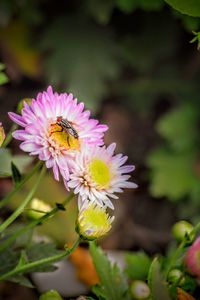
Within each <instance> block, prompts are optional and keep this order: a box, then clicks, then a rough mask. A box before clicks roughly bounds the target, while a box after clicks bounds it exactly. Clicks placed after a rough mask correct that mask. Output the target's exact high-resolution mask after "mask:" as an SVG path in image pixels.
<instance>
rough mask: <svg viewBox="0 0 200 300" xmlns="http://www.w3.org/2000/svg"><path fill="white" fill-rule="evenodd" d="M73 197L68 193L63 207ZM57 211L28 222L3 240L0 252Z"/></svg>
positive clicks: (53, 210) (54, 210) (57, 209)
mask: <svg viewBox="0 0 200 300" xmlns="http://www.w3.org/2000/svg"><path fill="white" fill-rule="evenodd" d="M73 197H74V194H73V193H70V194H69V196H68V197H67V198H66V199H65V200H64V201H63V202H62V205H63V206H66V205H67V204H68V203H69V202H70V201H71V199H72V198H73ZM58 211H59V208H58V207H55V208H53V209H52V210H51V211H50V212H48V213H46V214H45V215H44V216H42V217H41V218H39V219H37V220H34V221H32V222H30V223H29V224H28V225H26V226H24V227H22V228H20V229H19V230H17V231H16V232H15V233H14V234H13V235H11V236H9V237H8V238H7V239H5V240H4V241H3V242H1V243H0V252H2V251H3V250H5V249H6V248H7V247H8V246H9V245H10V244H12V242H13V241H14V240H16V238H17V237H18V236H20V235H22V234H24V233H25V232H26V231H28V230H30V229H32V228H34V227H35V226H37V225H38V224H42V223H43V222H44V221H45V220H47V219H49V218H50V217H52V216H54V215H55V214H56V213H57V212H58Z"/></svg>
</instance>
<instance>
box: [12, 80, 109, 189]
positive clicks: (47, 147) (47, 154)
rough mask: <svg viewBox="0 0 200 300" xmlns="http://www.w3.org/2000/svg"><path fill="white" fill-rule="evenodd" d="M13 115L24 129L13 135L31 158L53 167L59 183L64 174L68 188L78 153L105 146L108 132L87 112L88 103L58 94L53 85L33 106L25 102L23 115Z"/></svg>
mask: <svg viewBox="0 0 200 300" xmlns="http://www.w3.org/2000/svg"><path fill="white" fill-rule="evenodd" d="M9 116H10V118H11V119H12V120H13V121H14V122H15V123H17V124H18V125H20V126H22V127H24V129H22V130H16V131H15V132H14V133H13V137H14V138H16V139H18V140H21V141H23V142H22V143H21V145H20V148H21V149H22V150H23V151H26V152H29V153H30V155H38V156H39V159H40V160H43V161H45V163H46V167H47V168H53V173H54V177H55V179H56V180H59V173H60V174H61V175H62V176H63V179H64V182H65V184H66V186H67V181H68V179H69V174H70V168H71V163H72V161H73V159H74V156H75V154H76V153H77V152H78V151H79V150H80V148H81V147H82V145H84V144H89V145H102V144H103V136H104V132H105V131H106V130H107V129H108V128H107V126H106V125H100V124H99V122H98V121H97V120H94V119H90V112H89V111H88V110H87V111H84V104H83V103H77V99H74V98H73V95H72V94H66V93H62V94H58V93H54V92H53V90H52V87H51V86H49V87H48V89H47V92H43V93H39V94H38V95H37V98H36V99H33V100H32V101H31V104H30V105H28V104H27V103H26V102H24V107H23V109H22V113H21V115H18V114H15V113H13V112H10V113H9ZM60 119H65V120H67V122H68V124H67V125H70V126H72V130H71V131H70V129H69V130H64V129H63V127H62V126H61V125H60V124H59V122H58V120H60ZM72 131H73V132H72ZM74 132H75V133H76V135H77V136H76V135H75V134H73V133H74Z"/></svg>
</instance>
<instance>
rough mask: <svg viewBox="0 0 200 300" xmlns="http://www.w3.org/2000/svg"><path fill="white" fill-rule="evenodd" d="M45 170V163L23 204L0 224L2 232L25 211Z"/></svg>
mask: <svg viewBox="0 0 200 300" xmlns="http://www.w3.org/2000/svg"><path fill="white" fill-rule="evenodd" d="M45 171H46V168H45V166H44V165H43V168H42V171H41V173H40V175H39V176H38V178H37V180H36V182H35V184H34V185H33V188H32V189H31V190H30V192H29V193H28V195H27V197H26V198H25V199H24V201H23V202H22V203H21V205H20V206H19V207H18V208H17V209H16V210H15V211H14V212H13V213H12V215H11V216H10V217H9V218H8V219H7V220H6V221H5V222H3V223H2V224H1V225H0V233H1V232H2V231H3V230H5V229H6V228H7V227H8V226H9V225H10V224H11V223H12V222H13V221H14V220H15V219H16V218H17V217H18V216H19V215H20V214H21V213H22V212H23V210H24V208H25V207H26V205H27V204H28V203H29V202H30V201H31V199H32V198H33V195H34V193H35V191H36V189H37V187H38V185H39V183H40V180H41V179H42V177H43V176H44V174H45Z"/></svg>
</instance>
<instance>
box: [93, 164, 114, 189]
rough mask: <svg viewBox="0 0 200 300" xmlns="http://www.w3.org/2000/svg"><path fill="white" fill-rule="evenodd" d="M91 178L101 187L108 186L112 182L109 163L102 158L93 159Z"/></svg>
mask: <svg viewBox="0 0 200 300" xmlns="http://www.w3.org/2000/svg"><path fill="white" fill-rule="evenodd" d="M89 172H90V176H91V179H92V180H93V182H95V183H96V184H97V185H98V187H99V188H107V187H108V186H109V183H110V169H109V167H108V166H107V164H106V163H105V162H104V161H102V160H100V159H93V160H92V162H91V163H90V165H89Z"/></svg>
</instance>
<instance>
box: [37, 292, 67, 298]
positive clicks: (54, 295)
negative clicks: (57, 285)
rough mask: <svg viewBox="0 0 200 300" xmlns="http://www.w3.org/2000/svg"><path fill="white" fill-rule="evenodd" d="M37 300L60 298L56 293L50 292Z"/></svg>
mask: <svg viewBox="0 0 200 300" xmlns="http://www.w3.org/2000/svg"><path fill="white" fill-rule="evenodd" d="M39 300H62V297H61V296H60V295H59V294H58V292H57V291H55V290H51V291H48V292H46V293H44V294H42V295H41V296H40V298H39Z"/></svg>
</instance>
